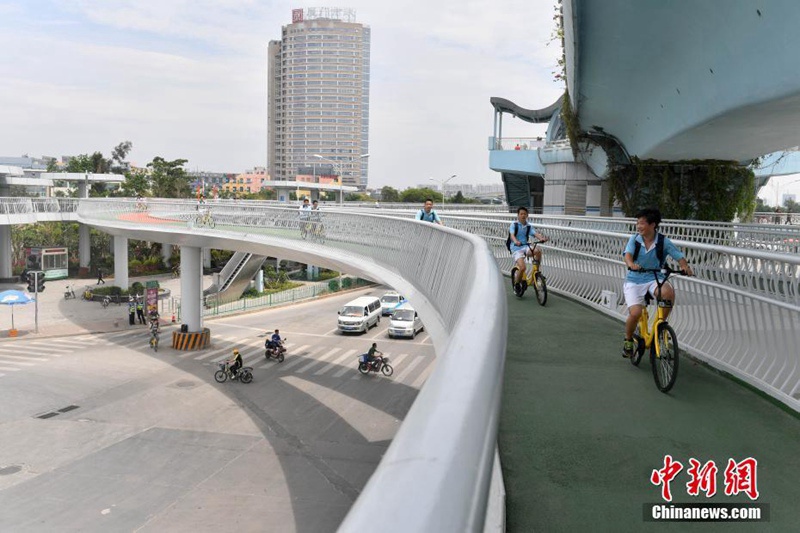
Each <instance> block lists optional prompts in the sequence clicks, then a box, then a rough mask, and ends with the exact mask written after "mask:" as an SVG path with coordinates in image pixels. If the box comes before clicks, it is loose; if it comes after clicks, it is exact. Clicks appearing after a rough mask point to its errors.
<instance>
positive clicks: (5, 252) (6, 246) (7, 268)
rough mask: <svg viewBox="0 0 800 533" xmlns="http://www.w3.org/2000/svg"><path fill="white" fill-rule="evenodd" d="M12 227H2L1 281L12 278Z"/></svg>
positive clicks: (0, 237) (0, 243)
mask: <svg viewBox="0 0 800 533" xmlns="http://www.w3.org/2000/svg"><path fill="white" fill-rule="evenodd" d="M11 266H12V265H11V226H6V225H0V279H3V278H6V279H8V278H11V276H12V272H11Z"/></svg>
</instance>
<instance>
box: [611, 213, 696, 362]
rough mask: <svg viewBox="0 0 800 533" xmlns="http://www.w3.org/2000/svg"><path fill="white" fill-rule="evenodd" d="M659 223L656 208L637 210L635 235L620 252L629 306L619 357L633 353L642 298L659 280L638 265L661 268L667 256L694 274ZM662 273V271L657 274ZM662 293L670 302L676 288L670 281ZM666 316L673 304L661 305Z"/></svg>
mask: <svg viewBox="0 0 800 533" xmlns="http://www.w3.org/2000/svg"><path fill="white" fill-rule="evenodd" d="M659 224H661V212H660V211H659V210H658V209H655V208H648V209H642V210H641V211H639V212H638V213H637V214H636V235H631V238H630V239H628V245H627V246H626V247H625V251H624V252H623V255H624V257H625V265H626V266H627V267H628V269H629V272H628V275H627V276H626V278H625V285H624V286H623V292H624V293H625V304H626V305H627V306H628V318H627V320H626V321H625V339H624V342H623V344H622V357H628V358H630V357H632V356H633V351H634V350H635V349H636V346H635V343H634V342H633V332H634V330H635V329H636V324H637V323H638V322H639V317H640V316H641V314H642V309H644V298H645V295H646V294H647V293H650V294H651V295H653V296H656V294H655V293H656V290H658V283H657V282H656V280H655V279H654V278H653V275H652V274H651V273H650V272H637V271H638V270H640V269H643V268H644V269H653V268H662V267H663V266H664V262H665V261H666V259H667V256H669V257H672V258H673V259H675V260H676V261H677V262H678V264H679V265H680V267H681V270H683V271H684V272H685V273H686V275H687V276H693V275H694V273H693V272H692V269H691V267H690V266H689V263H687V262H686V257H684V255H683V253H682V252H681V251H680V250H678V247H677V246H675V245H674V244H673V243H672V241H671V240H670V239H668V238H667V237H665V236H664V235H663V234H661V233H659V232H658V225H659ZM659 275H660V276H661V274H659ZM661 297H662V298H663V299H664V300H668V301H669V302H670V304H672V303H674V302H675V289H673V288H672V285H670V284H669V282H666V283H664V284H663V285H662V289H661ZM664 311H665V315H666V316H669V313H670V311H672V307H671V305H670V307H666V308H665V309H664Z"/></svg>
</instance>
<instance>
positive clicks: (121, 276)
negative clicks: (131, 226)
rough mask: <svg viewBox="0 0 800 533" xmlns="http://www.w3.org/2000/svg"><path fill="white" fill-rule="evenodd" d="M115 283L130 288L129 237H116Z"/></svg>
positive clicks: (121, 287)
mask: <svg viewBox="0 0 800 533" xmlns="http://www.w3.org/2000/svg"><path fill="white" fill-rule="evenodd" d="M114 285H115V286H117V287H119V288H120V289H122V290H123V291H125V290H128V239H126V238H125V237H119V236H115V237H114Z"/></svg>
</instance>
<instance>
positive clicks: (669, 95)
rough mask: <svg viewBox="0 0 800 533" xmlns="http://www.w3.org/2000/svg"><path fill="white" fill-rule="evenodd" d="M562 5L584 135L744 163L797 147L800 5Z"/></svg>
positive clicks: (595, 1)
mask: <svg viewBox="0 0 800 533" xmlns="http://www.w3.org/2000/svg"><path fill="white" fill-rule="evenodd" d="M567 3H568V4H569V5H568V6H565V15H566V14H567V13H570V14H571V17H570V18H568V17H566V16H565V21H564V23H565V25H568V24H570V23H572V24H574V25H575V27H573V28H568V27H567V28H565V30H568V29H569V30H570V31H565V34H567V35H572V36H573V38H572V39H565V45H566V47H567V50H566V51H567V63H568V65H567V67H568V68H567V76H568V78H569V80H568V81H569V82H577V85H576V88H575V89H573V93H572V96H573V98H574V100H575V102H574V103H575V108H576V109H577V112H578V117H579V120H580V125H581V128H582V129H584V130H587V131H588V130H591V129H592V128H593V127H595V126H597V127H599V128H602V130H603V131H605V132H606V133H608V134H611V135H614V136H615V137H617V138H618V139H619V140H620V141H621V142H622V144H623V145H624V146H625V148H626V149H627V151H628V153H629V154H631V155H636V156H639V157H641V158H655V159H665V160H680V159H695V158H697V159H723V160H734V161H745V160H748V159H752V158H754V157H757V156H759V155H762V154H765V153H769V152H774V151H778V150H782V149H784V148H788V147H792V146H797V145H798V144H800V128H799V127H798V124H800V69H797V68H794V63H795V62H796V55H797V51H798V50H800V33H798V31H797V21H798V20H800V2H796V1H795V0H773V1H771V2H760V3H754V2H751V1H747V0H731V1H729V2H724V3H721V2H684V1H680V2H679V1H674V0H672V1H663V2H630V1H629V0H603V1H599V0H568V2H567ZM570 63H572V64H573V65H571V64H570ZM573 66H574V68H573Z"/></svg>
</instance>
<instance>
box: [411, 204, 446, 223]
mask: <svg viewBox="0 0 800 533" xmlns="http://www.w3.org/2000/svg"><path fill="white" fill-rule="evenodd" d="M415 218H416V219H417V220H422V221H423V222H434V223H436V224H439V225H440V226H443V225H444V224H442V219H440V218H439V215H437V214H436V211H434V210H433V200H431V199H430V198H428V199H426V200H425V204H424V205H423V207H422V209H420V210H419V211H417V216H416V217H415Z"/></svg>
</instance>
